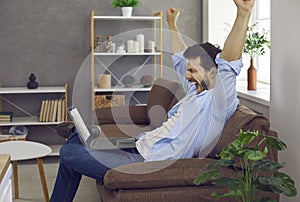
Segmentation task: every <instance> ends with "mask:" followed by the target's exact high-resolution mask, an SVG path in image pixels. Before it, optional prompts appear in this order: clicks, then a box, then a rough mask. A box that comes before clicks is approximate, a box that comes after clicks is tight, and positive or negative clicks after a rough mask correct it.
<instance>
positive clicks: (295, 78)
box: [270, 0, 300, 202]
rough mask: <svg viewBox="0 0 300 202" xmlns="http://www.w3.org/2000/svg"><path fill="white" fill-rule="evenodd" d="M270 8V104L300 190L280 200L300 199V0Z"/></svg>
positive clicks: (277, 0)
mask: <svg viewBox="0 0 300 202" xmlns="http://www.w3.org/2000/svg"><path fill="white" fill-rule="evenodd" d="M271 4H272V9H271V21H272V22H271V23H272V24H271V33H272V36H271V41H272V42H271V103H270V104H271V105H270V121H271V126H272V128H273V129H274V130H275V131H277V132H278V133H279V137H280V138H281V139H282V140H284V141H285V142H286V143H287V146H288V150H286V151H284V152H280V153H279V159H280V161H282V162H286V168H285V170H284V171H285V172H287V173H288V174H289V175H291V176H292V177H293V178H294V179H295V181H296V183H297V189H298V193H299V194H298V196H297V197H295V198H286V197H282V198H281V201H283V202H285V201H294V202H299V201H300V80H299V75H300V64H299V63H300V62H299V52H300V51H299V46H300V43H299V36H300V26H299V19H300V1H299V0H285V1H283V0H272V2H271Z"/></svg>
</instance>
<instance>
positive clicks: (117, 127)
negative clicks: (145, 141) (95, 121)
mask: <svg viewBox="0 0 300 202" xmlns="http://www.w3.org/2000/svg"><path fill="white" fill-rule="evenodd" d="M100 128H101V130H102V134H101V135H103V137H137V136H138V135H139V134H140V133H142V132H146V131H150V130H153V128H152V126H150V125H134V124H103V125H100Z"/></svg>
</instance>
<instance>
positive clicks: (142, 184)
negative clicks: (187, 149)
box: [104, 158, 235, 189]
mask: <svg viewBox="0 0 300 202" xmlns="http://www.w3.org/2000/svg"><path fill="white" fill-rule="evenodd" d="M210 162H212V159H208V158H206V159H198V158H189V159H179V160H165V161H153V162H142V163H133V164H128V165H124V166H120V167H117V168H114V169H111V170H109V171H107V172H106V174H105V176H104V186H105V187H107V188H109V189H142V188H160V187H176V186H195V185H194V183H193V181H194V179H195V178H196V177H197V176H198V175H199V174H200V173H201V172H203V171H206V165H207V164H209V163H210ZM221 172H222V174H224V175H226V176H227V175H228V176H229V175H232V174H233V173H234V172H235V171H234V170H231V169H229V168H224V170H223V171H221ZM208 184H209V183H208Z"/></svg>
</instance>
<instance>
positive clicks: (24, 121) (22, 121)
mask: <svg viewBox="0 0 300 202" xmlns="http://www.w3.org/2000/svg"><path fill="white" fill-rule="evenodd" d="M60 123H62V122H39V121H38V118H37V117H14V118H13V119H12V121H11V122H9V123H0V126H20V125H25V126H26V125H30V126H42V125H57V124H60Z"/></svg>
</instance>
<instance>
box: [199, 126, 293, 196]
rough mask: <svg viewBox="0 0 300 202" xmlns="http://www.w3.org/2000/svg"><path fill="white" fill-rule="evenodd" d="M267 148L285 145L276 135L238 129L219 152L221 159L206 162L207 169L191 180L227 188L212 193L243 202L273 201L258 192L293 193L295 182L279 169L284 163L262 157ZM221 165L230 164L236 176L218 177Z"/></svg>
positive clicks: (265, 154) (276, 148)
mask: <svg viewBox="0 0 300 202" xmlns="http://www.w3.org/2000/svg"><path fill="white" fill-rule="evenodd" d="M251 143H252V144H251ZM254 143H255V144H254ZM256 143H257V144H256ZM264 144H265V145H264ZM251 145H254V146H251ZM269 148H272V149H275V150H284V149H286V144H285V143H284V142H282V141H281V140H279V139H278V138H276V137H272V136H268V135H264V134H260V133H258V132H250V131H247V132H243V131H240V133H239V134H238V135H237V137H236V139H235V140H233V141H232V142H231V143H230V144H229V145H228V146H226V147H225V148H224V149H223V150H222V151H221V153H220V155H219V156H220V159H218V160H215V161H213V162H212V163H210V164H209V165H207V171H205V172H203V173H202V174H201V175H199V176H198V177H197V178H196V179H195V180H194V183H195V184H196V185H200V184H203V183H205V182H207V181H210V182H212V183H213V184H214V185H216V186H225V187H228V189H229V191H228V192H227V193H216V192H213V193H212V196H213V197H216V198H222V197H231V198H234V199H235V200H236V201H242V202H254V201H255V202H262V201H264V202H273V201H275V200H274V199H272V198H270V197H261V196H260V192H261V191H267V192H273V193H276V194H284V195H285V196H289V197H292V196H296V194H297V190H296V188H295V182H294V181H293V180H292V179H291V178H290V177H289V176H288V175H287V174H285V173H282V172H278V169H280V168H283V167H284V164H283V163H278V162H274V161H272V160H269V159H265V157H266V156H267V155H268V151H269ZM221 167H231V168H233V169H234V170H235V171H236V173H237V175H236V176H235V177H233V178H229V177H224V176H221V172H220V168H221ZM241 169H242V170H241ZM266 172H268V173H270V174H266ZM262 174H263V175H262Z"/></svg>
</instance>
